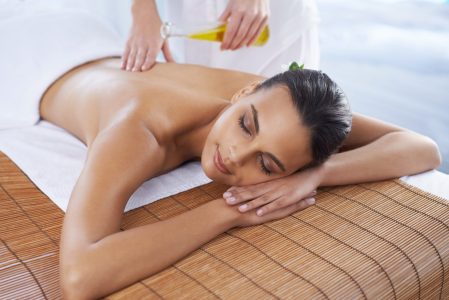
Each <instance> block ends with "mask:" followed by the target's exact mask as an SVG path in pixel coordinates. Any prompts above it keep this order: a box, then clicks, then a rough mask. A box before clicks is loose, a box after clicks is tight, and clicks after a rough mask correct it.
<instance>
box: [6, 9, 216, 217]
mask: <svg viewBox="0 0 449 300" xmlns="http://www.w3.org/2000/svg"><path fill="white" fill-rule="evenodd" d="M13 8H15V10H14V11H15V12H16V14H15V15H9V17H8V19H6V20H5V19H2V20H1V21H0V41H1V46H0V60H1V68H0V84H1V87H2V88H1V92H2V93H1V95H0V151H2V152H4V153H5V154H6V155H7V156H9V157H10V158H11V159H12V160H13V161H14V162H15V163H16V164H17V165H18V166H19V167H20V168H21V169H22V170H23V171H24V172H25V174H27V175H28V177H29V178H30V179H31V180H32V181H33V182H34V183H35V184H36V186H37V187H38V188H39V189H41V190H42V192H43V193H44V194H46V195H47V196H48V197H49V198H50V199H51V200H52V201H53V202H55V203H56V205H57V206H58V207H59V208H61V209H62V210H63V211H66V209H67V204H68V201H69V199H70V194H71V192H72V190H73V187H74V186H75V183H76V180H77V178H78V177H79V175H80V173H81V170H82V167H83V165H84V161H85V158H86V153H87V148H86V146H85V145H84V144H83V143H82V142H81V141H79V140H78V139H76V138H75V137H74V136H73V135H71V134H70V133H68V132H67V131H65V130H64V129H62V128H59V127H57V126H54V125H53V124H51V123H49V122H46V121H40V122H39V102H40V99H41V96H42V94H43V93H44V92H45V90H46V89H47V88H48V87H49V85H50V84H52V83H53V82H54V81H55V80H56V79H57V78H58V77H60V76H61V75H63V74H64V73H65V72H67V71H68V70H70V69H72V68H74V67H76V66H78V65H80V64H83V63H85V62H88V61H92V60H95V59H99V58H103V57H108V56H119V55H120V54H121V52H122V50H123V49H122V47H121V45H120V38H119V37H118V35H117V34H116V33H115V32H114V31H113V30H112V29H111V28H110V27H108V25H107V24H106V23H103V22H102V21H101V20H99V19H98V18H97V17H95V16H93V15H90V14H88V13H86V12H81V11H73V10H70V11H67V10H61V9H58V10H54V9H51V10H48V9H47V8H46V7H42V9H38V10H34V11H30V10H29V9H28V10H17V6H15V7H13ZM0 15H5V13H4V12H3V13H0ZM37 122H38V123H37ZM36 123H37V125H35V124H36ZM208 182H210V179H209V178H207V177H206V175H205V174H204V173H203V171H202V169H201V165H200V163H199V162H196V163H189V164H186V165H183V166H181V167H180V168H178V169H176V170H174V171H172V172H170V173H167V174H165V175H162V176H159V177H157V178H154V179H152V180H150V181H147V182H145V183H144V184H143V185H142V186H141V187H140V188H139V189H138V190H137V191H136V192H135V193H134V194H133V195H132V196H131V198H130V200H129V201H128V203H127V205H126V207H125V211H129V210H131V209H134V208H137V207H140V206H142V205H145V204H148V203H151V202H153V201H155V200H158V199H161V198H164V197H167V196H170V195H173V194H176V193H179V192H181V191H185V190H187V189H191V188H193V187H196V186H198V185H202V184H205V183H208Z"/></svg>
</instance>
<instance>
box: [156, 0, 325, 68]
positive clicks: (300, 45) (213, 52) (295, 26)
mask: <svg viewBox="0 0 449 300" xmlns="http://www.w3.org/2000/svg"><path fill="white" fill-rule="evenodd" d="M227 3H228V1H227V0H178V1H164V3H163V5H162V7H161V8H162V9H161V15H162V16H161V17H162V18H163V19H164V20H166V21H171V22H172V23H174V24H176V23H179V24H188V23H199V22H200V23H203V22H214V21H217V20H218V17H219V16H220V15H221V13H222V12H223V11H224V10H225V8H226V5H227ZM270 10H271V15H270V18H269V21H268V22H269V26H270V39H269V40H268V42H267V43H266V44H265V45H264V46H263V47H254V46H253V47H249V48H247V47H243V48H240V49H238V50H236V51H230V50H227V51H221V50H220V43H218V42H205V41H198V40H192V39H185V38H170V40H169V43H170V49H171V50H172V53H173V54H174V56H175V59H176V60H177V62H184V63H191V64H200V65H205V66H210V67H218V68H226V69H234V70H239V71H246V72H252V73H256V74H260V75H264V76H272V75H275V74H277V73H279V72H282V71H283V69H282V67H281V65H286V64H288V63H289V62H291V61H297V62H298V63H299V64H302V63H304V65H305V68H308V69H318V68H319V53H320V50H319V40H318V22H319V16H318V10H317V7H316V3H315V1H314V0H271V1H270Z"/></svg>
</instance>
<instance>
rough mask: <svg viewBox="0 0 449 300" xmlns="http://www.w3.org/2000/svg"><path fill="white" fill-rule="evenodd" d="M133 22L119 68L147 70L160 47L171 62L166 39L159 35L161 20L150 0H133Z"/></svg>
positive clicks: (134, 70) (138, 70) (152, 63)
mask: <svg viewBox="0 0 449 300" xmlns="http://www.w3.org/2000/svg"><path fill="white" fill-rule="evenodd" d="M132 15H133V23H132V26H131V31H130V33H129V36H128V41H127V42H126V47H125V51H124V53H123V56H122V65H121V68H122V69H123V70H126V71H133V72H140V71H147V70H149V69H150V68H151V67H152V66H153V65H154V63H155V62H156V57H157V55H158V54H159V51H160V50H161V49H162V52H163V53H164V57H165V60H166V61H167V62H173V57H172V55H171V52H170V49H169V46H168V42H167V40H165V41H164V39H163V38H162V37H161V34H160V28H161V24H162V21H161V19H160V17H159V14H158V13H157V9H156V4H155V3H154V1H152V0H135V1H134V3H133V8H132Z"/></svg>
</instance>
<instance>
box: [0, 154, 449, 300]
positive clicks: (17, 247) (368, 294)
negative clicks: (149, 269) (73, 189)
mask: <svg viewBox="0 0 449 300" xmlns="http://www.w3.org/2000/svg"><path fill="white" fill-rule="evenodd" d="M225 188H226V187H225V186H222V185H219V184H215V183H212V184H208V185H205V186H202V187H198V188H195V189H191V190H189V191H186V192H183V193H181V194H178V195H175V196H172V197H168V198H165V199H163V200H160V201H157V202H154V203H152V204H149V205H147V206H144V207H141V208H139V209H136V210H133V211H129V212H128V213H126V214H125V216H124V219H123V222H122V230H126V229H130V228H133V227H136V226H140V225H143V224H149V223H153V222H157V221H159V220H163V219H166V218H170V217H172V216H175V215H177V214H180V213H183V212H184V211H186V210H189V209H192V208H194V207H197V206H199V205H201V204H202V203H204V202H207V201H209V200H211V199H214V198H216V197H220V195H221V194H222V192H223V191H224V190H225ZM316 198H317V204H316V205H315V206H313V207H311V208H308V209H306V210H304V211H301V212H297V213H295V214H293V215H291V216H289V217H286V218H284V219H281V220H276V221H272V222H269V223H266V224H263V225H259V226H252V227H247V228H234V229H231V230H229V231H227V232H225V233H223V234H221V235H219V236H218V237H217V238H215V239H214V240H212V241H210V242H209V243H207V244H205V245H203V246H202V247H201V248H200V249H198V250H196V251H194V252H193V253H191V254H190V255H188V256H187V257H185V258H184V259H182V260H180V261H178V262H177V263H175V264H173V265H172V266H171V267H168V268H167V269H165V270H163V271H162V272H160V273H158V274H156V275H153V276H151V277H149V278H147V279H145V280H142V281H140V282H138V283H136V284H134V285H131V286H129V287H127V288H125V289H123V290H121V291H119V292H117V293H115V294H113V295H110V296H109V297H107V298H109V299H161V298H162V299H216V298H222V299H273V298H278V299H279V298H280V299H449V230H448V229H449V227H448V226H449V205H448V202H447V201H445V200H443V199H440V198H438V197H436V196H433V195H431V194H429V193H426V192H423V191H421V190H418V189H417V188H414V187H411V186H409V185H406V184H404V183H402V182H401V181H399V180H391V181H385V182H378V183H371V184H360V185H352V186H344V187H337V188H331V189H321V190H319V194H318V196H317V197H316ZM63 217H64V213H63V212H62V211H61V210H60V209H59V208H58V207H57V206H56V205H55V204H54V203H53V202H52V201H50V200H49V199H48V198H47V197H46V196H45V195H44V194H43V193H42V192H41V191H40V190H39V189H38V188H37V187H35V185H34V184H33V183H32V182H31V181H30V180H29V179H28V178H27V177H26V175H25V174H23V173H22V171H21V170H20V169H19V168H18V167H17V166H16V165H15V164H14V163H13V162H12V161H11V160H9V158H8V157H6V156H5V155H4V154H1V153H0V239H1V243H0V299H59V298H61V291H60V289H59V287H58V276H59V272H58V244H59V237H60V236H59V235H60V230H61V225H62V220H63Z"/></svg>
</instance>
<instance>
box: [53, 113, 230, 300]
mask: <svg viewBox="0 0 449 300" xmlns="http://www.w3.org/2000/svg"><path fill="white" fill-rule="evenodd" d="M159 149H160V148H159V146H158V145H157V141H156V140H155V138H154V136H152V134H151V133H150V132H149V131H148V130H147V129H146V128H145V127H144V126H143V125H141V124H140V123H139V122H137V121H133V120H132V118H131V119H130V120H125V121H120V122H118V123H116V124H115V125H113V126H111V127H109V128H108V129H106V130H105V131H103V132H101V133H100V134H98V135H97V137H96V138H95V141H94V142H93V143H92V144H91V146H90V147H89V154H88V158H87V161H86V165H85V167H84V169H83V171H82V173H81V175H80V177H79V179H78V181H77V183H76V186H75V188H74V190H73V192H72V195H71V199H70V202H69V206H68V209H67V212H66V215H65V218H64V223H63V228H62V235H61V243H60V274H61V287H62V290H63V294H64V298H67V299H90V298H98V297H101V296H104V295H107V294H109V293H112V292H114V291H116V290H118V289H120V288H123V287H125V286H127V285H130V284H132V283H134V282H137V281H138V280H140V279H143V278H145V277H148V276H150V275H151V274H154V273H155V272H157V271H160V270H162V269H164V268H165V267H167V266H169V265H171V264H172V263H174V262H176V261H177V260H179V259H181V258H182V257H184V256H185V255H187V254H188V253H190V252H191V251H193V250H195V249H197V248H198V247H199V246H200V245H202V244H203V243H205V242H207V241H209V240H210V239H212V238H213V237H215V236H217V235H218V234H220V233H222V232H224V231H226V230H227V229H229V228H231V227H233V226H234V225H235V223H234V222H235V217H236V216H238V215H239V213H238V212H236V211H235V209H233V208H229V207H227V206H226V205H225V203H224V201H223V200H222V201H210V202H208V203H206V204H204V205H202V206H200V207H198V208H195V209H192V210H190V211H188V212H186V213H183V214H181V215H178V216H175V217H173V218H171V219H168V220H164V221H161V222H157V223H154V224H149V225H146V226H142V227H138V228H133V229H130V230H126V231H123V232H121V231H120V223H121V219H122V216H123V210H124V207H125V205H126V203H127V201H128V199H129V197H130V196H131V195H132V193H133V192H134V191H135V190H136V189H137V188H138V187H139V186H140V184H141V183H142V182H144V181H145V180H147V179H149V178H150V177H152V176H155V173H157V171H158V170H160V168H161V166H160V165H159V164H160V163H162V162H163V160H164V156H163V154H161V153H162V152H161V151H160V150H159Z"/></svg>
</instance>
